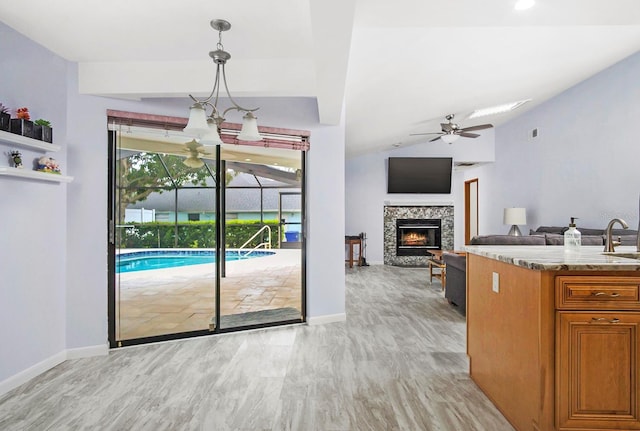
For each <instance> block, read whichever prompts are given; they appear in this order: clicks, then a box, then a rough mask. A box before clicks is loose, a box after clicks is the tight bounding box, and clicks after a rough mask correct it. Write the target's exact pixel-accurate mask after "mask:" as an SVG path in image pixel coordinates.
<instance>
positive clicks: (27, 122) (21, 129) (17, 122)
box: [10, 108, 33, 138]
mask: <svg viewBox="0 0 640 431" xmlns="http://www.w3.org/2000/svg"><path fill="white" fill-rule="evenodd" d="M10 132H11V133H15V134H16V135H22V136H26V137H27V138H33V121H31V115H30V114H29V108H18V109H16V118H12V119H11V129H10Z"/></svg>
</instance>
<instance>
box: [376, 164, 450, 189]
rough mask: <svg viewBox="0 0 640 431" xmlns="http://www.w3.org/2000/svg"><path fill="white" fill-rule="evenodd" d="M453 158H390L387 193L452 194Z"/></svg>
mask: <svg viewBox="0 0 640 431" xmlns="http://www.w3.org/2000/svg"><path fill="white" fill-rule="evenodd" d="M452 169H453V158H451V157H389V163H388V166H387V193H443V194H446V193H451V172H452Z"/></svg>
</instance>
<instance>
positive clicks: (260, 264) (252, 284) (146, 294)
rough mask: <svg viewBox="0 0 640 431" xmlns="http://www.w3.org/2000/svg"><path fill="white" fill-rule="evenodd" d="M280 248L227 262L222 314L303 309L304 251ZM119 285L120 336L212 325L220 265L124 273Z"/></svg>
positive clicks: (146, 334) (147, 335)
mask: <svg viewBox="0 0 640 431" xmlns="http://www.w3.org/2000/svg"><path fill="white" fill-rule="evenodd" d="M274 251H276V254H275V255H273V256H266V257H259V258H255V259H251V260H247V261H236V262H227V265H226V276H225V277H224V278H223V279H222V284H221V292H220V295H221V301H220V313H221V315H222V316H225V315H230V314H240V313H246V312H251V311H260V310H270V309H275V308H284V307H292V308H296V309H298V310H301V298H302V294H301V292H302V289H301V284H302V279H301V277H302V274H301V256H300V250H274ZM118 281H119V282H118ZM116 285H119V287H120V289H119V291H118V292H117V295H116V296H117V298H118V299H119V301H118V303H119V310H118V316H117V320H119V325H117V329H118V333H119V336H118V337H117V338H118V339H119V340H130V339H134V338H141V337H150V336H155V335H164V334H171V333H179V332H186V331H195V330H202V329H208V328H209V323H210V322H211V321H212V319H213V316H214V310H215V292H214V286H215V266H214V264H204V265H192V266H185V267H180V268H168V269H159V270H152V271H140V272H131V273H124V274H119V275H118V280H116ZM118 317H119V319H118Z"/></svg>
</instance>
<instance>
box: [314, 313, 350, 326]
mask: <svg viewBox="0 0 640 431" xmlns="http://www.w3.org/2000/svg"><path fill="white" fill-rule="evenodd" d="M345 320H347V315H346V313H340V314H328V315H326V316H315V317H307V324H308V325H325V324H327V323H335V322H344V321H345Z"/></svg>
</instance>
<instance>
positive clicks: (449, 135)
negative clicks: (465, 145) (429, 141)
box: [440, 133, 460, 144]
mask: <svg viewBox="0 0 640 431" xmlns="http://www.w3.org/2000/svg"><path fill="white" fill-rule="evenodd" d="M459 137H460V136H458V135H454V134H453V133H447V134H446V135H442V136H440V139H442V140H443V141H445V142H446V143H447V144H451V143H453V142H455V141H457V140H458V138H459Z"/></svg>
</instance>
